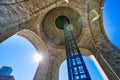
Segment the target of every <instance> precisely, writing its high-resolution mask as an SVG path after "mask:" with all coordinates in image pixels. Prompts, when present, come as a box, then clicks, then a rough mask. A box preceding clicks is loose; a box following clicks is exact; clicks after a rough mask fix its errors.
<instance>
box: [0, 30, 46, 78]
mask: <svg viewBox="0 0 120 80" xmlns="http://www.w3.org/2000/svg"><path fill="white" fill-rule="evenodd" d="M37 44H38V45H37ZM0 51H1V53H0V61H2V62H1V63H0V67H2V66H9V67H11V68H12V69H13V72H12V74H11V75H12V76H14V78H15V80H26V79H27V80H32V79H33V78H34V76H35V75H36V74H37V72H36V70H37V69H38V68H37V67H38V65H39V62H38V63H37V62H35V61H34V56H35V55H36V54H42V55H43V58H45V57H46V56H48V55H47V50H46V47H45V45H44V44H43V42H42V41H41V40H40V38H39V37H38V36H37V35H36V34H35V33H34V32H32V31H30V30H27V29H25V30H22V31H19V32H18V33H16V34H15V35H13V36H12V37H10V38H8V39H7V40H6V41H4V42H2V43H1V44H0ZM36 59H38V56H37V58H36ZM40 63H43V60H42V61H40ZM26 72H29V73H27V74H26Z"/></svg>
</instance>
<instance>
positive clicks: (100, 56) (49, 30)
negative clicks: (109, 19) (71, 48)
mask: <svg viewBox="0 0 120 80" xmlns="http://www.w3.org/2000/svg"><path fill="white" fill-rule="evenodd" d="M103 3H104V0H69V3H67V2H65V1H64V0H0V42H3V41H4V40H6V39H7V38H9V37H10V36H12V35H14V34H18V35H21V36H24V37H25V38H27V39H28V40H29V41H30V42H31V43H32V44H33V45H34V46H35V48H36V50H38V52H41V51H42V52H44V56H45V60H44V61H43V62H42V63H41V64H40V65H39V66H38V69H37V71H36V73H35V77H34V80H58V76H59V66H60V65H61V63H62V62H63V61H64V60H65V47H64V44H63V43H64V40H63V39H64V38H63V33H62V31H61V30H59V29H57V28H56V27H55V23H54V21H55V19H56V17H57V16H60V15H61V14H64V15H66V16H69V18H70V20H71V24H72V25H73V26H74V30H73V32H74V34H75V36H76V40H77V43H78V46H79V47H80V50H81V52H82V54H83V55H86V56H90V55H94V57H95V58H96V60H97V61H98V63H99V64H100V66H101V67H102V69H103V71H104V72H105V74H106V76H107V77H108V79H109V80H119V79H120V50H119V49H118V48H117V47H116V46H114V45H113V44H112V43H111V42H110V40H108V38H107V36H106V34H105V32H104V27H103V21H102V20H103V19H102V7H103ZM58 7H59V8H63V7H64V9H60V10H59V9H58ZM57 9H58V11H57ZM52 10H53V11H54V10H56V12H53V13H52V14H51V13H49V12H50V11H52ZM76 14H77V15H80V17H81V18H80V19H82V26H81V24H78V23H75V20H74V19H73V18H74V17H71V16H75V15H76ZM46 16H47V17H46ZM96 17H97V18H96ZM95 18H96V19H95ZM93 19H94V20H93ZM47 22H48V23H47ZM78 22H79V21H78ZM81 27H82V28H81ZM58 41H59V42H58ZM89 52H90V53H89Z"/></svg>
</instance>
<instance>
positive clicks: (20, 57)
mask: <svg viewBox="0 0 120 80" xmlns="http://www.w3.org/2000/svg"><path fill="white" fill-rule="evenodd" d="M119 3H120V0H106V2H105V6H104V11H103V21H104V22H103V23H104V26H105V27H104V28H105V31H106V34H107V35H108V38H109V39H110V40H111V42H113V43H114V44H115V45H116V46H117V47H119V48H120V42H119V41H120V38H119V36H120V23H119V19H120V16H119V14H120V9H119V7H120V5H119ZM36 53H37V52H36V49H35V48H34V47H33V46H32V44H31V43H30V42H29V41H28V40H27V39H25V38H23V37H21V36H16V35H14V36H12V37H10V38H9V39H7V40H5V41H4V42H2V43H1V44H0V67H2V66H3V65H4V66H10V67H12V68H13V73H12V75H14V77H15V79H16V80H33V76H34V73H35V71H36V69H37V66H38V63H36V62H35V61H34V60H33V56H34V54H36ZM84 59H85V61H86V64H87V66H88V65H89V68H90V70H91V71H90V72H93V73H94V74H95V73H96V75H93V73H90V75H91V77H92V76H93V79H92V80H96V79H97V78H98V80H102V78H101V77H100V74H99V73H98V72H97V70H96V67H95V66H94V64H93V62H92V61H91V60H90V59H89V58H87V57H84ZM63 71H64V73H63ZM66 75H67V69H66V62H63V63H62V66H61V67H60V76H62V77H60V79H59V80H67V77H66Z"/></svg>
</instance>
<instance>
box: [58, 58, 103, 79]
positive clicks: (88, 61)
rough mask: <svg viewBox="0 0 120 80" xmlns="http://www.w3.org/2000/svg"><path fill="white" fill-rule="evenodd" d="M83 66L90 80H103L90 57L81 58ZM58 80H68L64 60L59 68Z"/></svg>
mask: <svg viewBox="0 0 120 80" xmlns="http://www.w3.org/2000/svg"><path fill="white" fill-rule="evenodd" d="M83 59H84V61H85V64H86V66H87V68H88V71H89V73H90V76H91V79H92V80H103V78H102V76H101V75H100V73H99V71H98V69H97V67H96V65H95V64H94V62H93V61H92V59H91V58H90V57H87V56H83ZM59 80H69V79H68V72H67V61H66V60H64V61H63V62H62V63H61V65H60V68H59Z"/></svg>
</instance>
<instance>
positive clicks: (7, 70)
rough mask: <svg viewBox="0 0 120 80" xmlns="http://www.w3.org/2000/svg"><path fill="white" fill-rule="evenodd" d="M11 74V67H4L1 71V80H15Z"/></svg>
mask: <svg viewBox="0 0 120 80" xmlns="http://www.w3.org/2000/svg"><path fill="white" fill-rule="evenodd" d="M11 73H12V68H11V67H7V66H3V67H2V68H1V69H0V80H15V79H14V77H13V76H11V75H10V74H11Z"/></svg>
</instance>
